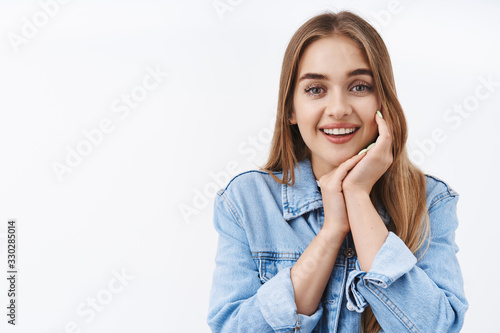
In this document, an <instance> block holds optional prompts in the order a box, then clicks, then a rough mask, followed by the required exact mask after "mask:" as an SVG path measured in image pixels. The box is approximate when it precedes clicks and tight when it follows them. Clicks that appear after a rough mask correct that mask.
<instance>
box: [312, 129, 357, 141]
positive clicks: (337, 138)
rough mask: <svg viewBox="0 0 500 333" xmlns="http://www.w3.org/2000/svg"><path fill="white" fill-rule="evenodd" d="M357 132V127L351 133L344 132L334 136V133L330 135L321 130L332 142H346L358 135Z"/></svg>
mask: <svg viewBox="0 0 500 333" xmlns="http://www.w3.org/2000/svg"><path fill="white" fill-rule="evenodd" d="M320 131H321V130H320ZM357 132H358V129H356V130H355V131H354V132H352V133H351V134H344V135H342V136H334V135H328V134H326V133H325V132H323V131H321V133H323V135H324V136H325V137H326V139H327V140H328V141H330V142H332V143H346V142H348V141H350V140H351V139H352V138H354V136H355V135H356V133H357Z"/></svg>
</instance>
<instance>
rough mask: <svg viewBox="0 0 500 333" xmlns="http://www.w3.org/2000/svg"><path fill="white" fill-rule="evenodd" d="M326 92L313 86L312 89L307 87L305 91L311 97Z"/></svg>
mask: <svg viewBox="0 0 500 333" xmlns="http://www.w3.org/2000/svg"><path fill="white" fill-rule="evenodd" d="M323 91H324V89H323V88H322V87H319V86H311V87H307V88H306V89H305V92H306V93H307V94H308V95H309V96H313V97H315V96H318V95H319V94H321V93H322V92H323Z"/></svg>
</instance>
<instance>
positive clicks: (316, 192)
mask: <svg viewBox="0 0 500 333" xmlns="http://www.w3.org/2000/svg"><path fill="white" fill-rule="evenodd" d="M294 170H295V183H294V185H293V186H290V185H288V184H282V185H281V193H282V200H281V201H282V203H283V217H284V218H285V220H286V221H290V220H293V219H294V218H297V217H298V216H301V215H302V214H305V213H307V212H310V211H312V210H315V209H318V208H321V207H323V199H322V197H321V191H320V189H319V188H318V184H317V183H316V178H315V177H314V173H313V170H312V165H311V160H310V159H309V157H306V158H305V159H303V160H302V161H300V162H299V163H298V164H296V165H295V166H294ZM376 209H377V211H378V213H379V215H380V217H381V218H382V221H384V223H385V225H389V223H390V216H389V214H388V213H387V211H386V210H385V208H384V207H383V205H382V204H381V203H380V202H379V201H377V204H376Z"/></svg>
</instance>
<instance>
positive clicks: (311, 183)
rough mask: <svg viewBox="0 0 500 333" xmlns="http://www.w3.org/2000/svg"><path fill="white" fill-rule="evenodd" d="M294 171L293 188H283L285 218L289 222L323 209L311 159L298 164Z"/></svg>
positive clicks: (284, 186) (288, 186)
mask: <svg viewBox="0 0 500 333" xmlns="http://www.w3.org/2000/svg"><path fill="white" fill-rule="evenodd" d="M294 171H295V183H294V184H293V186H290V185H288V184H282V188H281V190H282V192H281V193H282V202H283V217H284V218H285V220H287V221H289V220H292V219H294V218H296V217H298V216H300V215H302V214H305V213H307V212H310V211H312V210H314V209H318V208H321V207H323V200H322V198H321V192H320V190H319V189H318V184H317V183H316V178H315V177H314V173H313V170H312V166H311V160H310V159H309V157H306V158H305V159H303V160H302V161H300V162H299V163H298V164H296V165H295V166H294Z"/></svg>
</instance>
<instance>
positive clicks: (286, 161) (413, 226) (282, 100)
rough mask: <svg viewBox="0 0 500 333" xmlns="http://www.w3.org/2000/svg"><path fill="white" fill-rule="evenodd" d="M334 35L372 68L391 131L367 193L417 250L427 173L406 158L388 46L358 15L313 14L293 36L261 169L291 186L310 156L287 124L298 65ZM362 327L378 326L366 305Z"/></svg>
mask: <svg viewBox="0 0 500 333" xmlns="http://www.w3.org/2000/svg"><path fill="white" fill-rule="evenodd" d="M334 35H343V36H346V37H349V38H351V39H352V40H353V41H355V42H356V43H357V45H358V46H359V48H360V49H361V50H362V51H363V52H364V53H365V55H366V58H367V60H368V63H369V65H370V68H371V70H372V73H373V78H374V81H375V89H376V91H377V92H378V96H379V97H380V100H381V102H382V109H383V110H384V119H385V120H386V122H387V125H388V127H389V129H390V131H391V134H392V140H393V146H392V153H393V163H392V165H391V166H390V167H389V169H388V170H387V171H386V172H385V173H384V175H382V177H380V179H379V180H378V181H377V182H376V183H375V185H374V186H373V188H372V192H371V193H370V198H371V200H372V202H373V203H375V200H377V199H378V200H380V202H381V203H382V204H383V206H384V207H385V209H386V210H387V212H388V214H389V215H390V217H391V224H390V225H391V229H393V230H391V231H393V232H395V233H396V234H397V235H398V236H399V237H400V238H401V239H402V240H403V241H404V243H405V244H406V245H407V246H408V248H409V249H410V250H411V251H412V252H413V253H415V252H416V251H417V250H418V249H420V248H421V247H422V246H423V245H424V243H425V239H426V238H427V237H428V236H429V219H428V215H427V209H426V187H425V175H424V173H423V172H422V171H421V170H420V169H419V168H418V167H416V166H415V165H414V164H412V162H411V161H410V160H409V158H408V154H407V151H406V146H405V145H406V140H407V136H408V133H407V126H406V119H405V116H404V113H403V109H402V107H401V105H400V103H399V101H398V98H397V95H396V86H395V83H394V76H393V72H392V65H391V60H390V57H389V53H388V51H387V48H386V46H385V44H384V42H383V40H382V38H381V37H380V35H379V34H378V33H377V31H376V30H375V29H374V28H373V27H372V26H371V25H370V24H369V23H368V22H366V21H365V20H364V19H362V18H361V17H359V16H358V15H356V14H354V13H352V12H349V11H341V12H338V13H332V12H326V13H323V14H320V15H317V16H314V17H312V18H311V19H309V20H308V21H307V22H305V23H304V24H303V25H302V26H301V27H300V28H299V29H298V30H297V31H296V32H295V34H294V35H293V37H292V38H291V40H290V42H289V44H288V47H287V49H286V51H285V55H284V58H283V65H282V68H281V77H280V84H279V97H278V110H277V115H276V123H275V127H274V134H273V139H272V142H271V150H270V153H269V157H268V160H267V162H266V163H265V164H264V165H263V166H262V167H260V169H261V170H264V171H267V172H268V173H269V174H270V175H271V176H272V177H273V179H275V180H276V181H277V182H279V183H281V184H289V185H293V184H294V182H295V175H294V165H295V164H297V163H298V161H301V160H302V159H304V158H306V157H310V150H309V148H308V147H307V146H306V144H305V142H304V141H303V139H302V137H301V135H300V132H299V130H298V127H297V125H291V124H290V123H289V118H290V117H291V115H292V110H293V92H294V87H295V84H296V79H297V75H298V73H297V71H298V65H299V61H300V59H301V56H302V54H303V53H304V51H305V49H306V48H307V47H308V46H309V45H310V44H311V43H313V42H315V41H317V40H319V39H321V38H325V37H329V36H334ZM276 171H281V172H282V174H283V179H279V178H278V177H276V176H275V175H274V174H273V172H276ZM362 326H363V332H367V333H368V332H370V333H371V332H377V331H378V330H379V329H380V325H379V324H378V322H377V320H376V318H375V316H374V315H373V312H372V310H371V308H370V307H367V308H366V309H365V311H364V312H363V314H362Z"/></svg>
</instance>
